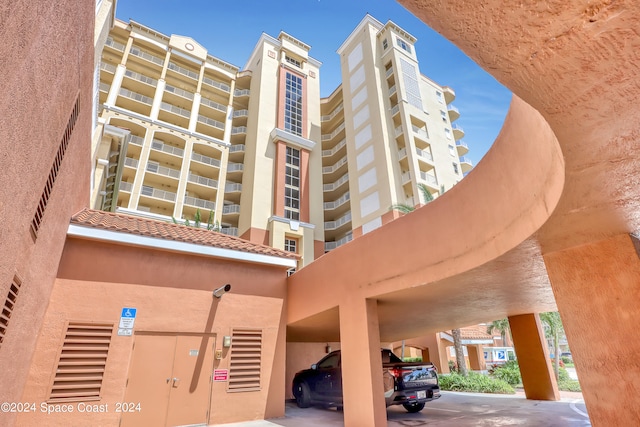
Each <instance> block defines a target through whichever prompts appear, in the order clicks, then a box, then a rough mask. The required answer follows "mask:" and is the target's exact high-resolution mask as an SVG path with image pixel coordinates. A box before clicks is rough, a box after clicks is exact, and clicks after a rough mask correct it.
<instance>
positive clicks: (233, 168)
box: [227, 162, 244, 172]
mask: <svg viewBox="0 0 640 427" xmlns="http://www.w3.org/2000/svg"><path fill="white" fill-rule="evenodd" d="M243 170H244V164H243V163H233V162H229V163H228V164H227V172H242V171H243Z"/></svg>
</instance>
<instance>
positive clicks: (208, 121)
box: [198, 114, 224, 130]
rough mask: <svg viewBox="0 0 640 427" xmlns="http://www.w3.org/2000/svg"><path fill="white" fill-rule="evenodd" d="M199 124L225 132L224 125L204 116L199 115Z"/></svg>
mask: <svg viewBox="0 0 640 427" xmlns="http://www.w3.org/2000/svg"><path fill="white" fill-rule="evenodd" d="M198 123H202V124H205V125H207V126H211V127H212V128H216V129H220V130H224V123H222V122H220V121H218V120H214V119H210V118H209V117H205V116H203V115H202V114H198Z"/></svg>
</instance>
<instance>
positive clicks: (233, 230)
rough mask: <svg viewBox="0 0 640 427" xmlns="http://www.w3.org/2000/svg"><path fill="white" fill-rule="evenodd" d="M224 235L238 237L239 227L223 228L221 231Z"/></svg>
mask: <svg viewBox="0 0 640 427" xmlns="http://www.w3.org/2000/svg"><path fill="white" fill-rule="evenodd" d="M220 232H221V233H222V234H226V235H227V236H236V237H237V236H238V227H222V229H220Z"/></svg>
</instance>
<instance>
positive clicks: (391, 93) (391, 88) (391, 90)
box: [389, 85, 397, 96]
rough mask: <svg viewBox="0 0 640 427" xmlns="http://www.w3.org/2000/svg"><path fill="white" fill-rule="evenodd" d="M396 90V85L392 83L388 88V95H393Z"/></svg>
mask: <svg viewBox="0 0 640 427" xmlns="http://www.w3.org/2000/svg"><path fill="white" fill-rule="evenodd" d="M396 92H397V89H396V85H393V86H391V87H390V88H389V96H391V95H393V94H394V93H396Z"/></svg>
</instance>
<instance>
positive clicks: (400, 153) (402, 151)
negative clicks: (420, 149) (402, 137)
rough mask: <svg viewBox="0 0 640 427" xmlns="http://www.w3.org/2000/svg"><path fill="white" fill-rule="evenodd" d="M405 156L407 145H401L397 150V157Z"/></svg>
mask: <svg viewBox="0 0 640 427" xmlns="http://www.w3.org/2000/svg"><path fill="white" fill-rule="evenodd" d="M405 157H407V147H403V148H401V149H400V150H398V159H400V160H402V159H404V158H405Z"/></svg>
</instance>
